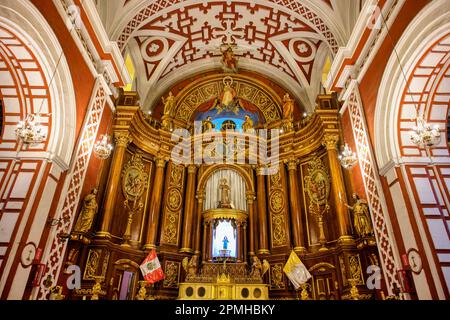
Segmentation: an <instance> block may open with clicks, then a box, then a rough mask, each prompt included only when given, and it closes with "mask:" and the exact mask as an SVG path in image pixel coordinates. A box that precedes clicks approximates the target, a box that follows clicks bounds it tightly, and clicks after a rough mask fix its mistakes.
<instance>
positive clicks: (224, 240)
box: [222, 236, 230, 250]
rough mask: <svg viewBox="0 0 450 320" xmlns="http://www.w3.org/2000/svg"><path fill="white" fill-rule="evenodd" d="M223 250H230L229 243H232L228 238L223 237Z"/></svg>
mask: <svg viewBox="0 0 450 320" xmlns="http://www.w3.org/2000/svg"><path fill="white" fill-rule="evenodd" d="M222 242H223V250H227V249H228V242H230V240H228V238H227V236H225V237H223V240H222Z"/></svg>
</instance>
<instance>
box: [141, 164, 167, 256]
mask: <svg viewBox="0 0 450 320" xmlns="http://www.w3.org/2000/svg"><path fill="white" fill-rule="evenodd" d="M155 164H156V171H155V179H154V180H153V190H152V197H151V200H150V208H149V211H148V212H149V214H148V229H147V239H146V242H145V245H144V249H153V248H156V237H157V233H158V225H159V214H160V209H161V199H162V190H163V180H164V179H163V178H164V167H165V165H166V162H165V160H164V159H161V158H157V159H156V160H155Z"/></svg>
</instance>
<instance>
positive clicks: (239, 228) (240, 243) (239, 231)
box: [237, 221, 245, 262]
mask: <svg viewBox="0 0 450 320" xmlns="http://www.w3.org/2000/svg"><path fill="white" fill-rule="evenodd" d="M244 241H245V240H244V239H243V232H242V222H240V221H238V222H237V244H238V245H237V259H238V262H242V261H243V255H242V251H243V245H244Z"/></svg>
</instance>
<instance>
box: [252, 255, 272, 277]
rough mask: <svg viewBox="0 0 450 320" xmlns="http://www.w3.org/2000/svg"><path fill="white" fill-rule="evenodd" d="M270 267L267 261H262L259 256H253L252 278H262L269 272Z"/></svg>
mask: <svg viewBox="0 0 450 320" xmlns="http://www.w3.org/2000/svg"><path fill="white" fill-rule="evenodd" d="M269 268H270V265H269V262H268V261H267V260H263V262H262V263H261V260H259V258H258V257H257V256H253V258H252V270H251V272H250V277H252V278H261V277H262V276H263V275H264V274H265V273H266V272H267V270H269Z"/></svg>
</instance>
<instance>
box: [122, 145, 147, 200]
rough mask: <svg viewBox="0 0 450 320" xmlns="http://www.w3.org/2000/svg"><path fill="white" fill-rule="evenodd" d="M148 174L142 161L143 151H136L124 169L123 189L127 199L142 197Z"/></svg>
mask: <svg viewBox="0 0 450 320" xmlns="http://www.w3.org/2000/svg"><path fill="white" fill-rule="evenodd" d="M147 179H148V174H147V173H146V172H145V165H144V163H143V162H142V153H139V152H137V153H135V154H134V155H133V156H132V157H131V159H130V161H128V163H127V164H126V165H125V166H124V168H123V171H122V191H123V194H124V196H125V198H126V199H127V200H131V201H132V200H135V199H137V198H140V197H141V196H142V194H143V193H144V189H145V187H146V182H147Z"/></svg>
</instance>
